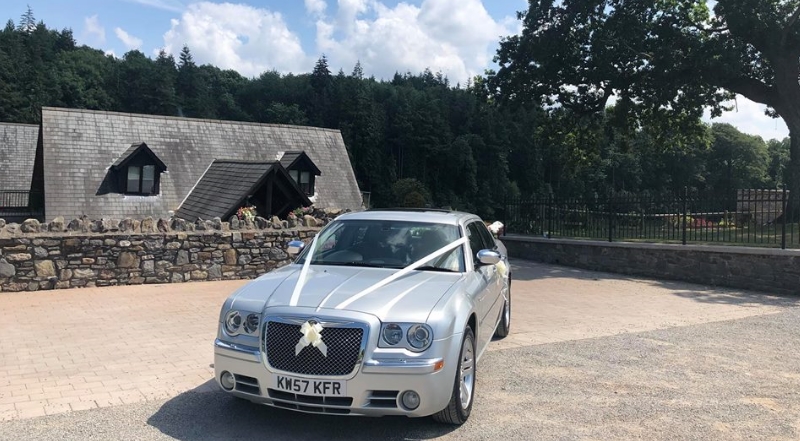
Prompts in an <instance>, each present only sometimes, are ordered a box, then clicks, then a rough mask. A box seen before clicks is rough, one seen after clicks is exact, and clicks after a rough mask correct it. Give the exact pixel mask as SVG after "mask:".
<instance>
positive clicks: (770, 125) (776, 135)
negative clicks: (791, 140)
mask: <svg viewBox="0 0 800 441" xmlns="http://www.w3.org/2000/svg"><path fill="white" fill-rule="evenodd" d="M728 104H732V105H735V107H734V109H733V110H731V111H729V112H725V113H723V114H722V116H721V117H719V118H713V119H712V118H711V117H710V112H708V111H706V113H705V116H704V117H703V120H705V121H706V122H710V123H717V122H719V123H728V124H731V125H733V126H735V127H736V128H737V129H739V130H740V131H742V132H744V133H749V134H751V135H757V136H760V137H762V138H764V140H769V139H783V138H785V137H787V136H789V129H788V128H787V127H786V124H785V123H784V122H783V120H782V119H780V118H778V119H775V118H771V117H769V116H767V115H765V114H764V110H765V109H766V106H764V105H763V104H758V103H755V102H753V101H750V100H749V99H747V98H745V97H743V96H741V95H738V96H737V98H736V101H735V102H731V103H728Z"/></svg>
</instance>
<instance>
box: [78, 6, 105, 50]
mask: <svg viewBox="0 0 800 441" xmlns="http://www.w3.org/2000/svg"><path fill="white" fill-rule="evenodd" d="M83 39H84V40H87V41H88V42H89V43H91V44H96V45H97V44H103V43H105V42H106V29H105V28H104V27H103V26H102V25H101V24H100V20H99V19H98V18H97V15H96V14H95V15H93V16H91V17H86V18H84V19H83Z"/></svg>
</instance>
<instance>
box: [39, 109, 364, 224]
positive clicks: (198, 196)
mask: <svg viewBox="0 0 800 441" xmlns="http://www.w3.org/2000/svg"><path fill="white" fill-rule="evenodd" d="M39 132H40V133H39V137H38V144H37V146H36V154H35V161H34V163H35V164H34V166H33V175H32V180H31V184H30V187H29V188H30V190H31V194H38V193H39V192H41V194H43V195H44V197H43V207H42V208H43V209H44V214H43V216H42V217H43V218H45V220H48V221H49V220H52V219H53V218H55V217H56V216H63V217H64V218H66V219H71V218H77V217H80V216H84V215H85V216H88V217H89V218H94V219H99V218H118V219H119V218H126V217H130V218H142V217H145V216H152V217H162V218H166V217H170V216H172V215H174V216H176V217H182V218H184V219H187V220H189V221H195V220H196V219H198V218H203V219H211V218H213V217H220V218H223V219H226V218H227V217H230V216H232V215H233V214H235V213H236V211H237V210H238V209H239V208H240V207H242V206H252V207H255V208H256V210H257V214H258V215H261V216H264V217H268V216H272V215H277V216H280V217H283V216H285V215H286V214H287V213H288V212H289V211H291V210H292V209H294V208H297V207H300V206H307V205H310V204H314V205H315V206H316V207H318V208H329V207H335V208H340V209H351V210H357V209H360V207H361V194H360V192H359V189H358V185H357V183H356V179H355V174H354V173H353V169H352V167H351V165H350V161H349V158H348V154H347V150H346V148H345V145H344V141H343V139H342V135H341V133H340V132H339V131H338V130H331V129H322V128H315V127H300V126H288V125H272V124H255V123H246V122H235V121H218V120H204V119H191V118H177V117H166V116H154V115H138V114H127V113H114V112H103V111H89V110H76V109H62V108H51V107H46V108H43V109H42V123H41V126H40V128H39Z"/></svg>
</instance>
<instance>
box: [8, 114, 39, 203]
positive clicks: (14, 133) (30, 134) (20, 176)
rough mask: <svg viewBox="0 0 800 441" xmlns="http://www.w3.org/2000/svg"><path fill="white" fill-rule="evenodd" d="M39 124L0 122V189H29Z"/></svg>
mask: <svg viewBox="0 0 800 441" xmlns="http://www.w3.org/2000/svg"><path fill="white" fill-rule="evenodd" d="M38 138H39V126H38V125H30V124H8V123H0V191H2V190H30V188H31V179H32V178H33V160H34V158H35V157H36V141H37V139H38Z"/></svg>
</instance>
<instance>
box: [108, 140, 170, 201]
mask: <svg viewBox="0 0 800 441" xmlns="http://www.w3.org/2000/svg"><path fill="white" fill-rule="evenodd" d="M111 168H112V170H114V171H115V172H116V174H117V182H118V189H119V191H118V192H119V193H124V194H131V195H140V196H152V195H157V194H158V193H159V183H160V182H159V181H160V177H161V173H163V172H165V171H166V170H167V166H166V165H165V164H164V163H163V162H162V161H161V159H159V157H158V156H156V154H155V153H153V151H152V150H150V148H149V147H147V144H145V143H139V144H133V145H131V146H130V147H129V148H128V150H126V151H125V153H123V154H122V156H121V157H120V158H119V159H118V160H117V161H116V162H114V165H113V166H112V167H111Z"/></svg>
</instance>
